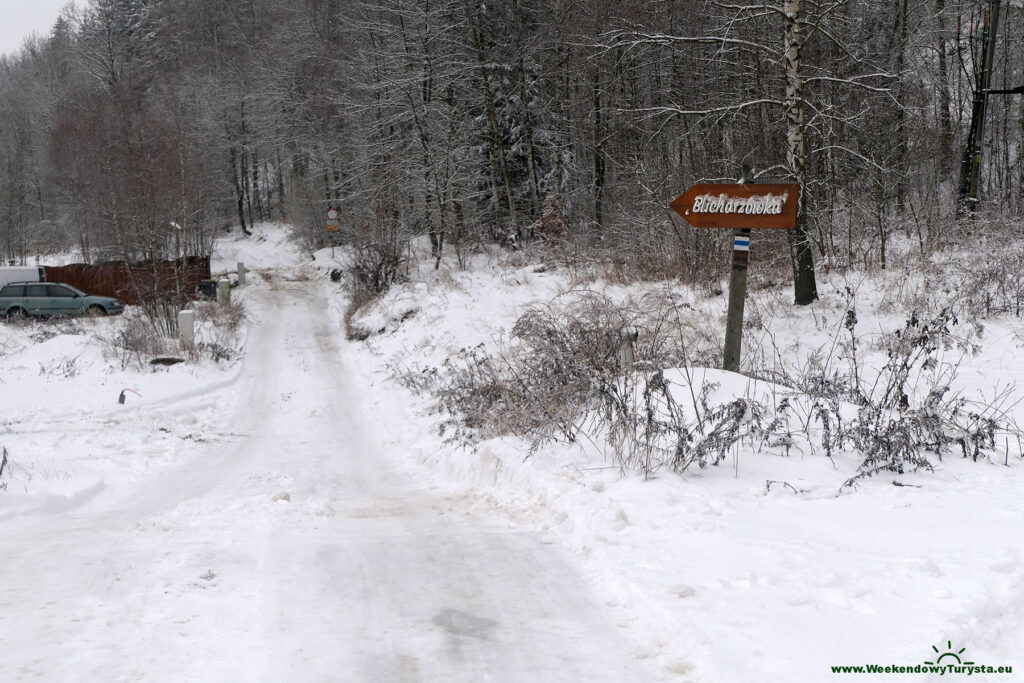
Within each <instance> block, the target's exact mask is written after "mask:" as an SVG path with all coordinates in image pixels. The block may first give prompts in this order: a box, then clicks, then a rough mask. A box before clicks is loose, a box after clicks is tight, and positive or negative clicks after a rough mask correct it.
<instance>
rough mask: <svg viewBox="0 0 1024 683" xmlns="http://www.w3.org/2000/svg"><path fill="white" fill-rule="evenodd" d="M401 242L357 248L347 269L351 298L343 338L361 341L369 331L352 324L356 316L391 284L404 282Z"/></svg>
mask: <svg viewBox="0 0 1024 683" xmlns="http://www.w3.org/2000/svg"><path fill="white" fill-rule="evenodd" d="M404 250H405V245H404V243H403V242H400V241H396V240H388V241H383V242H374V243H370V244H365V245H363V246H361V247H358V248H357V249H356V251H355V256H354V258H353V259H352V264H351V265H350V266H349V269H348V274H349V289H350V291H351V298H350V299H349V303H348V307H347V308H346V310H345V316H344V319H345V336H346V337H347V338H348V339H350V340H356V341H362V340H364V339H366V338H367V337H369V332H367V331H366V330H363V329H362V328H360V327H359V326H358V325H355V324H354V319H355V315H356V313H358V312H359V310H360V309H362V308H363V307H364V306H367V305H369V304H370V303H371V302H373V301H375V300H376V299H377V298H378V297H380V295H381V294H383V293H384V292H386V291H387V290H388V289H389V288H390V287H391V285H393V284H395V283H396V282H401V281H404V279H405V274H404V273H403V272H402V267H403V266H404V265H405V264H406V261H407V259H406V257H405V254H404Z"/></svg>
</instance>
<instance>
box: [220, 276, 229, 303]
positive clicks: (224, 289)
mask: <svg viewBox="0 0 1024 683" xmlns="http://www.w3.org/2000/svg"><path fill="white" fill-rule="evenodd" d="M217 303H219V304H220V305H221V306H230V305H231V283H230V282H228V281H227V280H217Z"/></svg>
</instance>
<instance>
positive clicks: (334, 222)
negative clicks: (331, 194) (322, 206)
mask: <svg viewBox="0 0 1024 683" xmlns="http://www.w3.org/2000/svg"><path fill="white" fill-rule="evenodd" d="M339 230H341V225H340V224H339V223H338V210H337V209H327V232H338V231H339Z"/></svg>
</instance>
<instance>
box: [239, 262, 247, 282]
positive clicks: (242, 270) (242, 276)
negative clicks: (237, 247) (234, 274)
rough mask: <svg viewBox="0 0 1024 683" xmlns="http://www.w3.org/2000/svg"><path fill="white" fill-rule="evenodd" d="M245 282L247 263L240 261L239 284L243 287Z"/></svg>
mask: <svg viewBox="0 0 1024 683" xmlns="http://www.w3.org/2000/svg"><path fill="white" fill-rule="evenodd" d="M244 284H245V264H244V263H242V262H241V261H239V262H238V286H239V287H241V286H242V285H244Z"/></svg>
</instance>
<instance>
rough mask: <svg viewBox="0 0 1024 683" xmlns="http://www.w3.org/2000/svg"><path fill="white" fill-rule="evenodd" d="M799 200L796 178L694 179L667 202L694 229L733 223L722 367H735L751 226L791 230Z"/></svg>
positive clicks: (736, 369)
mask: <svg viewBox="0 0 1024 683" xmlns="http://www.w3.org/2000/svg"><path fill="white" fill-rule="evenodd" d="M799 202H800V185H798V184H797V183H698V184H697V185H694V186H693V187H691V188H690V189H689V190H687V191H686V192H684V193H683V194H681V195H680V196H678V197H676V198H675V200H673V201H672V203H671V204H669V206H670V207H671V208H672V210H674V211H675V212H676V213H678V214H679V215H680V216H682V217H683V218H685V219H686V221H687V222H688V223H689V224H690V225H692V226H693V227H695V228H732V229H733V230H734V231H735V232H734V233H733V251H732V272H731V274H730V276H729V312H728V314H727V316H726V322H725V350H724V353H723V359H722V368H723V369H724V370H731V371H733V372H737V371H739V368H740V341H741V339H742V335H743V302H744V300H745V299H746V295H747V264H748V263H749V259H750V230H751V229H752V228H774V229H778V230H792V229H793V228H795V227H796V216H797V211H798V207H799Z"/></svg>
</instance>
